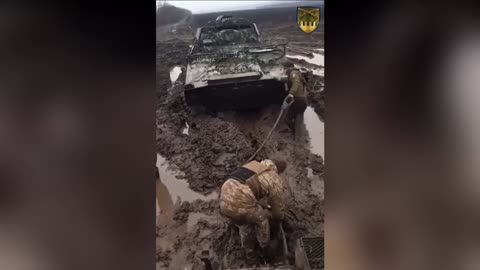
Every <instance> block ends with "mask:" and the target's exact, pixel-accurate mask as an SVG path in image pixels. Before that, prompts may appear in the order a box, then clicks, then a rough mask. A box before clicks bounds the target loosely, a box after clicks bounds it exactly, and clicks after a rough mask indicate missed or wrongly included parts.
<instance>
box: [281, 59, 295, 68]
mask: <svg viewBox="0 0 480 270" xmlns="http://www.w3.org/2000/svg"><path fill="white" fill-rule="evenodd" d="M294 67H295V65H294V64H293V63H292V62H291V61H285V63H283V68H284V69H291V68H294Z"/></svg>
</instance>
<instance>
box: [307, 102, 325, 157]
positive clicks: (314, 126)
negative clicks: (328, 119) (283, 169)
mask: <svg viewBox="0 0 480 270" xmlns="http://www.w3.org/2000/svg"><path fill="white" fill-rule="evenodd" d="M303 119H304V121H305V126H306V128H307V131H308V134H309V135H310V146H311V151H312V153H314V154H317V155H320V156H322V157H323V158H324V159H325V155H324V154H325V153H324V152H325V127H324V123H323V122H322V121H321V120H320V118H319V117H318V115H317V113H315V111H314V110H313V108H312V107H307V109H306V110H305V113H304V115H303Z"/></svg>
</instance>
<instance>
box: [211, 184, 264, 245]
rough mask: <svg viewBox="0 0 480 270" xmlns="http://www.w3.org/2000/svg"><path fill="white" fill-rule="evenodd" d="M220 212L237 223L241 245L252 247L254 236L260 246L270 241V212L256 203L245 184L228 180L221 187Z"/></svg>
mask: <svg viewBox="0 0 480 270" xmlns="http://www.w3.org/2000/svg"><path fill="white" fill-rule="evenodd" d="M220 211H221V213H222V214H223V215H224V216H226V217H227V218H229V219H230V221H231V222H232V223H233V224H235V225H237V226H238V228H239V230H240V237H241V238H242V246H245V248H247V247H253V246H254V245H255V238H256V239H257V240H258V243H259V245H260V246H261V247H265V246H267V245H268V243H269V242H270V222H269V218H270V217H271V214H270V212H269V210H266V209H264V208H263V207H262V206H261V205H259V204H258V203H257V200H256V198H255V196H254V195H253V193H252V191H251V190H250V188H249V187H248V186H247V185H243V184H241V183H239V182H238V181H236V180H228V181H227V182H226V183H225V184H224V186H223V187H222V194H221V199H220Z"/></svg>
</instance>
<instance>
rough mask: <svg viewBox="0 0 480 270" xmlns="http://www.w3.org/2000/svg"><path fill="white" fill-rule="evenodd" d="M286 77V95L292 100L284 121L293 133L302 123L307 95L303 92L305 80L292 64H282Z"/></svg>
mask: <svg viewBox="0 0 480 270" xmlns="http://www.w3.org/2000/svg"><path fill="white" fill-rule="evenodd" d="M284 69H285V70H286V73H287V76H288V87H289V91H288V94H289V95H292V96H293V98H294V101H293V104H292V105H291V106H290V108H289V109H288V112H287V116H286V120H287V124H288V127H289V128H290V129H291V130H293V132H294V133H295V132H296V131H297V127H298V124H300V123H303V113H304V112H305V110H306V109H307V95H306V91H305V84H306V81H305V78H304V76H303V74H302V73H301V72H300V70H299V69H297V68H295V66H294V65H293V63H292V62H289V61H287V62H286V63H285V64H284Z"/></svg>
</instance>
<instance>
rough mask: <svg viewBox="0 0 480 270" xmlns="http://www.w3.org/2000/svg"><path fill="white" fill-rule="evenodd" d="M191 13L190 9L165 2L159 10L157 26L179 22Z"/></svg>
mask: <svg viewBox="0 0 480 270" xmlns="http://www.w3.org/2000/svg"><path fill="white" fill-rule="evenodd" d="M191 15H192V12H191V11H190V10H187V9H184V8H179V7H176V6H172V5H170V4H165V5H163V6H162V7H161V8H159V9H158V10H157V26H162V25H168V24H174V23H178V22H180V21H182V20H184V19H186V18H188V17H189V16H191Z"/></svg>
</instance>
